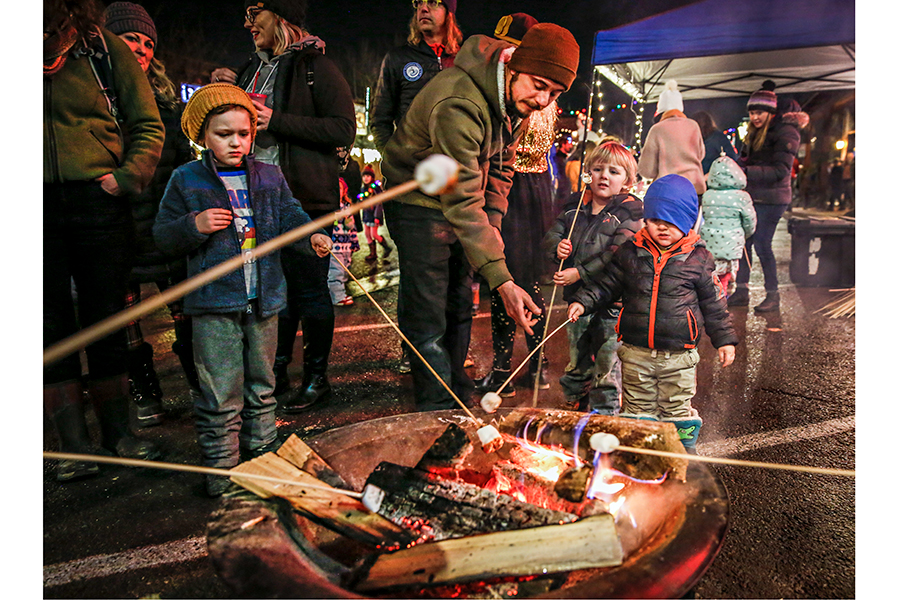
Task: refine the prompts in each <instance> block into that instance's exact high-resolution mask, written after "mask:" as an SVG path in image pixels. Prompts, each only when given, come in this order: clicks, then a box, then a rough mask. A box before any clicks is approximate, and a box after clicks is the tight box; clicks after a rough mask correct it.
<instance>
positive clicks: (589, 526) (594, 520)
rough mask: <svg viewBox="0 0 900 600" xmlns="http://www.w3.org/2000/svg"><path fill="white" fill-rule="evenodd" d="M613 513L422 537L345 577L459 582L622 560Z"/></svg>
mask: <svg viewBox="0 0 900 600" xmlns="http://www.w3.org/2000/svg"><path fill="white" fill-rule="evenodd" d="M622 560H623V553H622V545H621V542H620V541H619V536H618V533H617V532H616V526H615V522H614V518H613V516H612V515H609V514H604V515H596V516H593V517H587V518H585V519H581V520H580V521H578V522H576V523H568V524H564V525H546V526H543V527H532V528H529V529H519V530H515V531H502V532H495V533H486V534H482V535H473V536H469V537H465V538H457V539H450V540H444V541H439V542H427V543H424V544H419V545H416V546H413V547H412V548H407V549H404V550H398V551H396V552H392V553H389V554H381V555H378V556H377V557H374V562H373V559H366V560H365V561H364V562H363V563H361V564H360V565H359V566H358V567H357V568H356V572H355V574H354V575H353V576H352V577H351V578H350V581H351V582H354V585H353V589H355V590H356V591H360V592H368V591H373V590H380V589H389V588H398V587H407V586H429V585H439V584H447V583H464V582H468V581H476V580H484V579H491V578H497V577H524V576H529V575H536V574H537V575H539V574H550V573H560V572H565V571H573V570H576V569H588V568H599V567H612V566H616V565H620V564H622Z"/></svg>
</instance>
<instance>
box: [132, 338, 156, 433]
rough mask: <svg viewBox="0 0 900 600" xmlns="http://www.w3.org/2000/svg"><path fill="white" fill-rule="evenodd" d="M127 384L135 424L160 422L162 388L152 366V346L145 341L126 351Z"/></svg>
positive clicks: (143, 424) (145, 425) (143, 425)
mask: <svg viewBox="0 0 900 600" xmlns="http://www.w3.org/2000/svg"><path fill="white" fill-rule="evenodd" d="M128 386H129V392H130V393H131V399H132V400H133V401H134V406H135V416H136V417H137V426H138V427H152V426H153V425H159V424H160V423H162V420H163V407H162V390H161V389H160V387H159V378H158V377H157V376H156V370H155V369H154V368H153V346H151V345H150V344H148V343H147V342H142V343H141V345H140V346H138V347H137V348H136V349H134V350H129V351H128Z"/></svg>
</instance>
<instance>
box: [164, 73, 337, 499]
mask: <svg viewBox="0 0 900 600" xmlns="http://www.w3.org/2000/svg"><path fill="white" fill-rule="evenodd" d="M181 126H182V130H183V131H184V133H185V135H187V136H188V138H189V139H190V140H191V141H192V142H194V143H195V144H197V145H199V146H202V147H204V148H205V150H203V153H202V155H201V158H200V160H197V161H193V162H191V163H188V164H186V165H183V166H181V167H179V168H178V169H176V170H175V172H174V173H173V174H172V178H171V179H170V180H169V185H168V187H167V188H166V192H165V195H164V196H163V199H162V202H161V203H160V208H159V213H158V215H157V217H156V222H155V224H154V226H153V236H154V238H155V240H156V243H157V245H158V246H159V248H160V249H161V250H162V251H163V252H166V253H168V254H171V255H187V261H188V275H189V276H191V277H193V276H194V275H197V274H198V273H200V272H202V271H205V270H207V269H210V268H212V267H213V266H215V265H217V264H219V263H221V262H224V261H226V260H228V259H230V258H232V257H234V256H235V255H236V254H238V255H239V254H244V255H245V256H247V260H246V261H245V264H244V266H243V269H239V270H236V271H232V272H231V273H229V274H227V275H224V276H222V277H221V278H220V279H217V280H215V281H213V282H212V283H210V284H208V285H205V286H203V287H202V288H200V289H198V290H196V291H194V292H191V293H190V294H188V295H187V296H186V297H185V301H184V313H185V314H186V315H190V316H191V318H192V320H193V325H194V351H195V357H196V360H197V373H198V375H199V379H200V392H201V394H200V397H199V398H198V399H197V400H196V401H195V402H194V413H195V416H196V420H197V423H196V425H197V437H198V443H199V445H200V451H201V454H202V456H203V464H204V465H205V466H208V467H217V468H231V467H234V466H236V465H237V464H238V462H240V459H241V454H242V451H243V453H244V454H245V456H246V457H248V458H252V457H254V456H258V455H260V454H263V453H265V452H268V451H270V450H273V449H274V448H275V447H276V442H277V431H276V426H275V409H276V401H275V397H274V396H273V395H272V392H273V390H274V389H275V374H274V371H273V367H274V364H275V348H276V344H277V332H278V313H279V312H280V311H281V310H282V309H284V308H285V306H286V304H287V284H286V282H285V279H284V274H283V273H282V270H281V259H280V257H279V253H278V252H277V251H276V252H273V253H271V254H268V255H266V256H263V257H261V258H258V259H255V258H253V256H252V254H250V251H251V250H253V249H254V248H255V247H256V246H257V242H259V243H262V242H265V241H267V240H270V239H272V238H274V237H276V236H278V235H280V234H282V233H285V232H286V231H289V230H291V229H294V228H296V227H299V226H300V225H303V224H304V223H308V222H309V221H310V218H309V215H307V214H306V212H304V211H303V209H302V208H301V207H300V203H299V202H298V201H297V200H296V199H294V197H293V196H292V195H291V191H290V189H289V188H288V184H287V182H286V181H285V179H284V175H282V173H281V170H280V169H279V168H278V167H275V166H272V165H267V164H264V163H260V162H256V161H255V160H254V159H253V157H252V156H250V155H249V153H250V148H251V147H252V145H253V138H254V137H255V135H256V109H255V108H254V107H253V103H252V102H250V98H249V96H247V93H246V92H244V91H243V90H242V89H240V88H239V87H236V86H233V85H230V84H226V83H214V84H210V85H207V86H204V87H202V88H200V89H199V90H197V91H196V92H195V93H194V95H193V96H192V97H191V99H190V101H189V102H188V103H187V106H186V107H185V109H184V113H183V116H182V119H181ZM297 248H298V249H299V250H300V251H303V252H308V253H312V252H315V253H316V254H318V255H319V256H326V255H328V252H329V250H330V249H331V238H330V237H329V236H327V235H325V233H324V231H323V232H320V233H314V234H312V235H311V236H310V237H309V238H307V239H304V240H301V241H299V242H297ZM228 485H229V480H228V479H227V478H224V477H217V476H207V479H206V490H207V493H209V495H210V496H219V495H221V494H222V493H223V492H224V491H225V489H226V488H227V487H228Z"/></svg>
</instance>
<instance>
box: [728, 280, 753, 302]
mask: <svg viewBox="0 0 900 600" xmlns="http://www.w3.org/2000/svg"><path fill="white" fill-rule="evenodd" d="M749 304H750V288H748V287H741V286H740V285H738V287H737V289H736V290H734V293H733V294H732V295H730V296H728V306H747V305H749Z"/></svg>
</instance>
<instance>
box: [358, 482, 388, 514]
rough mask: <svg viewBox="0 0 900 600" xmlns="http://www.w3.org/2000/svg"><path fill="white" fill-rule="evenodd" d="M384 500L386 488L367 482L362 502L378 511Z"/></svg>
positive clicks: (373, 510) (374, 511) (375, 511)
mask: <svg viewBox="0 0 900 600" xmlns="http://www.w3.org/2000/svg"><path fill="white" fill-rule="evenodd" d="M382 500H384V490H383V489H381V488H380V487H378V486H374V485H372V484H371V483H367V484H366V487H364V488H363V495H362V503H363V506H365V507H366V508H368V509H369V510H370V511H371V512H373V513H377V512H378V509H379V508H381V501H382Z"/></svg>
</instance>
